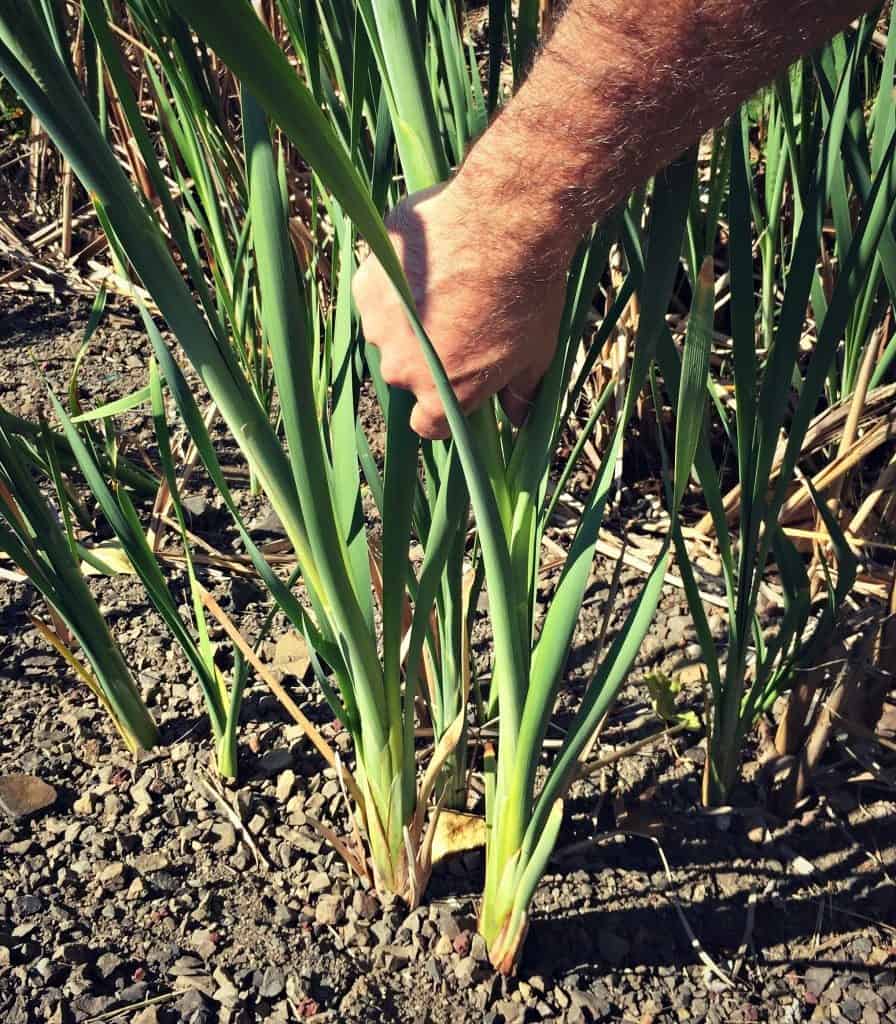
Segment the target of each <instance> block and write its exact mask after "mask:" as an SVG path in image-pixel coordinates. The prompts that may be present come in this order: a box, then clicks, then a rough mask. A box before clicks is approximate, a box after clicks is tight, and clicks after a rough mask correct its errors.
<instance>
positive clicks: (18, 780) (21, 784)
mask: <svg viewBox="0 0 896 1024" xmlns="http://www.w3.org/2000/svg"><path fill="white" fill-rule="evenodd" d="M56 797H57V793H56V790H55V789H54V788H53V787H52V786H51V785H50V784H49V783H47V782H44V781H43V779H39V778H38V777H37V776H36V775H25V774H14V775H0V813H3V814H5V815H6V816H7V817H9V818H12V819H14V820H15V819H20V818H28V817H30V816H31V815H33V814H37V813H38V812H39V811H44V810H46V809H47V808H48V807H52V806H53V804H54V803H56Z"/></svg>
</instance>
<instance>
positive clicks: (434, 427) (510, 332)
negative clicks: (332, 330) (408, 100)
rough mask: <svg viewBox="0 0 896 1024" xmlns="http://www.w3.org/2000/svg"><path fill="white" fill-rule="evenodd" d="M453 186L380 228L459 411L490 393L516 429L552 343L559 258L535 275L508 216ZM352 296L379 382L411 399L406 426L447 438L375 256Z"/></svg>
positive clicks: (430, 192) (560, 297)
mask: <svg viewBox="0 0 896 1024" xmlns="http://www.w3.org/2000/svg"><path fill="white" fill-rule="evenodd" d="M457 182H458V179H455V181H453V182H452V183H450V184H449V185H441V186H438V187H436V188H434V189H427V190H426V191H423V192H418V193H416V194H415V195H413V196H410V197H409V198H408V199H406V200H404V202H402V203H401V204H399V206H397V207H396V208H395V210H394V211H393V212H392V214H391V215H390V217H389V219H388V221H387V227H388V229H389V234H390V236H391V238H392V242H393V245H394V246H395V249H396V252H397V253H398V257H399V259H400V260H401V262H402V265H403V266H404V270H405V274H406V275H407V278H408V282H409V284H410V286H411V291H412V294H413V296H414V299H415V301H416V304H417V310H418V312H419V314H420V318H421V321H422V323H423V326H424V328H425V329H426V332H427V334H428V335H429V338H430V340H431V341H432V343H433V345H434V346H435V349H436V351H437V352H438V354H439V356H440V358H441V360H442V364H443V366H444V367H445V372H446V373H447V375H448V379H449V380H450V382H451V384H452V386H453V388H454V392H455V394H456V395H457V399H458V401H459V403H460V405H461V408H462V409H463V410H464V412H472V411H473V410H474V409H476V408H478V407H479V406H480V405H482V404H483V403H484V402H485V401H486V400H487V399H489V398H491V397H492V396H493V395H496V394H497V395H499V397H500V399H501V402H502V404H503V406H504V408H505V410H506V411H507V414H508V415H509V416H510V419H511V420H512V421H513V423H515V424H516V425H519V424H521V423H522V422H523V420H524V419H525V418H526V414H527V413H528V410H529V407H530V405H531V402H532V399H533V397H534V395H535V392H536V390H537V388H538V384H539V382H540V380H541V378H542V377H543V376H544V374H545V372H546V370H547V368H548V366H549V365H550V362H551V358H552V357H553V354H554V350H555V348H556V345H557V334H558V329H559V325H560V317H561V314H562V310H563V302H564V294H565V284H566V269H567V268H566V265H565V263H563V262H559V263H556V265H555V266H552V267H551V269H550V272H549V273H548V274H545V273H543V272H541V271H540V269H539V268H538V266H537V260H536V259H534V258H533V257H532V253H531V252H528V253H527V252H526V249H527V246H526V244H525V241H524V240H523V239H521V238H520V237H519V235H518V233H517V232H515V231H513V230H512V228H513V224H514V220H515V218H511V217H508V218H507V220H506V222H502V221H501V218H500V217H499V216H496V215H497V214H499V211H498V210H488V209H483V208H482V207H481V206H479V208H476V204H474V203H472V202H471V201H470V197H469V196H468V195H467V194H466V193H465V190H464V189H463V188H462V187H461V186H459V185H458V183H457ZM508 229H511V230H508ZM552 262H556V261H552ZM353 294H354V298H355V303H356V305H357V308H358V312H359V313H360V315H361V320H362V323H363V327H364V335H365V338H366V340H367V341H368V342H369V343H370V344H371V345H375V346H376V347H377V348H378V349H379V350H380V370H381V372H382V375H383V379H384V380H385V381H386V383H388V384H392V385H394V386H396V387H400V388H405V389H406V390H409V391H412V392H413V393H414V395H415V397H416V399H417V403H416V405H415V406H414V409H413V411H412V413H411V427H412V428H413V429H414V430H415V431H416V432H417V433H418V434H420V435H421V436H422V437H425V438H431V439H436V438H447V437H448V436H449V434H450V432H449V429H448V421H447V419H446V417H445V411H444V409H443V407H442V402H441V400H440V399H439V396H438V393H437V391H436V386H435V382H434V380H433V378H432V374H431V373H430V371H429V367H428V365H427V363H426V360H425V357H424V355H423V351H422V348H421V346H420V342H419V341H418V340H417V337H416V335H415V334H414V332H413V330H412V328H411V326H410V324H409V322H408V319H407V316H406V315H405V312H404V308H403V306H402V304H401V300H400V299H399V297H398V294H397V292H396V291H395V289H394V287H393V285H392V283H391V281H390V280H389V278H388V276H387V274H386V272H385V271H384V270H383V268H382V266H381V265H380V263H379V261H378V260H377V259H376V258H375V257H374V256H370V257H368V258H367V259H366V260H365V261H364V262H363V263H362V265H361V267H360V268H359V270H358V272H357V274H356V275H355V279H354V285H353Z"/></svg>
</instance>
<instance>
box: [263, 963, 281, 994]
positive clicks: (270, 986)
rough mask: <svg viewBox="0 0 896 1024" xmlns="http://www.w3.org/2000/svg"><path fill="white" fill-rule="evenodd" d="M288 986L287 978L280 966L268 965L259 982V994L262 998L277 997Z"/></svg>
mask: <svg viewBox="0 0 896 1024" xmlns="http://www.w3.org/2000/svg"><path fill="white" fill-rule="evenodd" d="M285 987H286V979H285V977H284V975H283V971H282V970H281V969H280V968H279V967H273V966H271V967H267V968H265V971H264V974H262V976H261V978H260V980H259V982H258V994H259V995H260V996H261V998H262V999H276V997H277V996H279V995H280V993H281V992H282V991H283V990H284V988H285Z"/></svg>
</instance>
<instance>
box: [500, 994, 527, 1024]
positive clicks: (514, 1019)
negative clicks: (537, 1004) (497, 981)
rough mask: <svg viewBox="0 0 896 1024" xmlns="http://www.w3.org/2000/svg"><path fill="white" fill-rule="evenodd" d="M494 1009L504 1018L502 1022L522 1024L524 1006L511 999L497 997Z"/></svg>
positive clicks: (505, 1023) (524, 1013)
mask: <svg viewBox="0 0 896 1024" xmlns="http://www.w3.org/2000/svg"><path fill="white" fill-rule="evenodd" d="M495 1009H496V1010H497V1011H498V1013H500V1014H501V1016H502V1017H503V1018H504V1024H522V1022H523V1021H524V1020H525V1019H526V1007H525V1006H523V1004H522V1003H515V1002H514V1001H513V1000H512V999H499V1000H498V1002H497V1003H496V1004H495Z"/></svg>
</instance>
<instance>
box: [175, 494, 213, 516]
mask: <svg viewBox="0 0 896 1024" xmlns="http://www.w3.org/2000/svg"><path fill="white" fill-rule="evenodd" d="M180 503H181V505H183V507H184V509H185V510H186V511H187V512H189V514H190V515H191V516H192V517H193V518H194V519H199V518H200V517H201V516H204V515H205V513H206V512H207V511H208V503H207V502H206V500H205V498H203V497H202V495H201V494H188V495H187V496H186V497H185V498H181V502H180Z"/></svg>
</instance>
